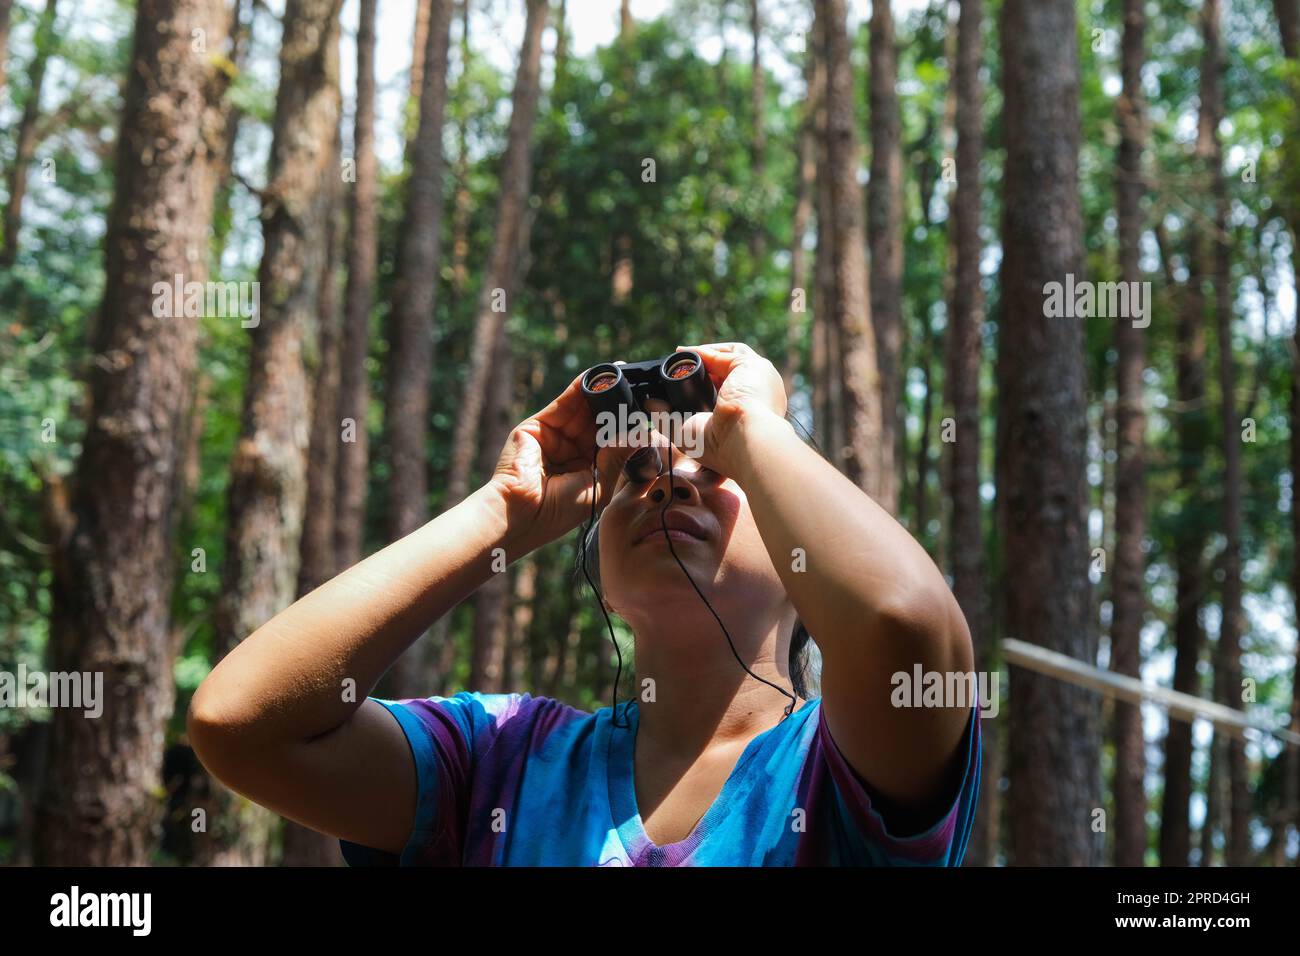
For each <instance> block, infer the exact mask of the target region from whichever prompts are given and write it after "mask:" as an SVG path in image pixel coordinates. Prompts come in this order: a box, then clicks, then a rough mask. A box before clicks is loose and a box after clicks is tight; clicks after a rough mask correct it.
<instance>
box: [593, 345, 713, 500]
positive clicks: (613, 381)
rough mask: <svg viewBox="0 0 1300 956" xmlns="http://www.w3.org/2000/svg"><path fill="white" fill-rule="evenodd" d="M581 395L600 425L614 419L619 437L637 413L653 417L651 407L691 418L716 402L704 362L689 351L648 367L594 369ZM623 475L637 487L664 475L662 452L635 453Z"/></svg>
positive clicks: (649, 448)
mask: <svg viewBox="0 0 1300 956" xmlns="http://www.w3.org/2000/svg"><path fill="white" fill-rule="evenodd" d="M582 394H583V395H585V396H586V397H587V406H588V407H589V408H590V409H591V414H592V417H593V418H595V419H596V422H597V424H600V422H601V421H602V416H608V415H612V416H614V417H613V421H614V422H615V423H616V427H617V428H618V429H619V432H620V435H621V434H622V432H623V430H624V427H625V426H626V425H627V424H628V423H629V422H630V420H631V418H632V416H633V415H634V414H635V413H637V412H640V413H641V414H642V415H645V416H650V415H652V414H653V412H654V409H653V408H652V407H650V403H652V402H656V401H657V402H662V403H664V404H666V405H667V406H668V408H669V410H670V411H673V412H679V413H682V414H686V415H690V414H693V413H695V412H709V411H712V410H713V406H714V403H715V402H716V401H717V399H718V393H717V389H715V388H714V387H713V380H712V379H710V378H709V373H708V370H707V369H706V368H705V367H704V362H703V360H702V359H701V358H700V356H699V355H698V354H696V353H695V352H690V351H683V352H674V353H673V354H672V355H669V356H668V357H667V358H664V359H655V360H652V361H649V362H628V363H624V364H622V365H615V364H614V363H612V362H606V363H604V364H601V365H593V366H592V367H591V368H589V369H587V371H586V372H584V373H583V376H582ZM623 469H624V471H626V472H627V476H628V478H630V479H631V480H633V481H649V480H651V479H652V478H654V477H656V476H657V475H659V474H660V472H661V471H662V470H663V463H662V461H661V460H660V458H659V450H658V449H657V448H656V447H654V446H653V445H648V446H646V447H644V448H639V449H637V451H636V452H634V453H633V454H632V456H631V457H630V458H628V460H627V463H626V464H624V466H623Z"/></svg>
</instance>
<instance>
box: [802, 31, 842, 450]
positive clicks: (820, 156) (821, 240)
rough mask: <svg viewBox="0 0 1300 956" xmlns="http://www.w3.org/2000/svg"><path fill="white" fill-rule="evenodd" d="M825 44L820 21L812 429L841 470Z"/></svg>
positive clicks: (814, 56)
mask: <svg viewBox="0 0 1300 956" xmlns="http://www.w3.org/2000/svg"><path fill="white" fill-rule="evenodd" d="M825 56H826V41H825V34H824V32H823V31H822V29H821V21H820V20H819V19H818V18H817V17H816V8H815V7H814V19H813V23H812V29H811V30H810V31H809V37H808V57H809V58H810V59H811V60H812V61H813V65H812V69H813V74H812V78H811V79H810V81H809V92H810V97H809V98H810V107H811V117H812V126H813V131H814V136H813V140H814V142H813V161H814V165H815V169H814V173H815V180H814V186H815V194H814V201H815V204H816V212H817V249H816V260H815V263H814V272H813V285H814V293H813V327H812V346H811V353H812V354H811V359H812V370H811V371H812V394H813V426H814V428H815V429H816V430H817V431H818V432H819V433H821V436H822V444H823V446H824V447H825V449H826V458H827V460H828V461H829V462H830V463H831V464H833V465H835V466H836V467H837V468H838V467H839V466H840V463H841V461H843V454H842V451H843V448H842V445H843V442H842V441H840V440H839V435H838V427H837V422H836V415H835V412H836V408H837V396H836V382H837V379H838V377H839V376H838V369H839V358H838V356H837V354H836V350H835V337H834V334H833V329H834V325H835V281H834V274H835V242H834V223H833V221H832V212H831V210H832V206H833V202H834V200H833V198H832V196H831V170H830V163H829V161H828V159H827V154H826V149H827V143H828V141H829V137H828V135H827V126H826V59H825Z"/></svg>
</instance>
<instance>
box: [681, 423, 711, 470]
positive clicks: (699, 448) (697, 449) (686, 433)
mask: <svg viewBox="0 0 1300 956" xmlns="http://www.w3.org/2000/svg"><path fill="white" fill-rule="evenodd" d="M712 421H713V412H696V413H695V414H694V415H692V416H691V417H690V418H688V419H686V421H684V422H683V423H682V426H681V429H680V430H679V434H678V440H677V441H676V442H675V443H674V444H676V445H677V447H678V448H680V449H681V451H682V454H684V455H688V456H690V457H691V458H694V459H696V460H697V461H699V462H700V464H703V465H705V466H708V465H709V462H708V461H707V460H705V448H706V446H705V440H706V438H707V437H708V433H709V425H710V423H711V422H712Z"/></svg>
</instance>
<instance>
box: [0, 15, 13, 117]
mask: <svg viewBox="0 0 1300 956" xmlns="http://www.w3.org/2000/svg"><path fill="white" fill-rule="evenodd" d="M13 5H14V4H13V0H0V95H3V94H4V91H5V80H6V79H7V78H8V73H7V72H6V70H5V67H6V60H7V59H8V57H9V19H10V14H11V13H12V12H13Z"/></svg>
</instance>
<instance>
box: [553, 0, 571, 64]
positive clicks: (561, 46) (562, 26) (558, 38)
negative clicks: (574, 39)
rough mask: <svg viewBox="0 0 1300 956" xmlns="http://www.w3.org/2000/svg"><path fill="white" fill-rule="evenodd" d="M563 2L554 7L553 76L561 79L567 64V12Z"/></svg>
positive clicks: (561, 0)
mask: <svg viewBox="0 0 1300 956" xmlns="http://www.w3.org/2000/svg"><path fill="white" fill-rule="evenodd" d="M566 7H567V4H566V2H565V0H560V2H559V3H558V4H557V5H556V7H555V75H556V77H557V78H558V77H561V76H563V75H564V71H565V70H566V69H567V68H568V63H569V30H568V27H567V26H566V24H567V22H568V11H567V9H566Z"/></svg>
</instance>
